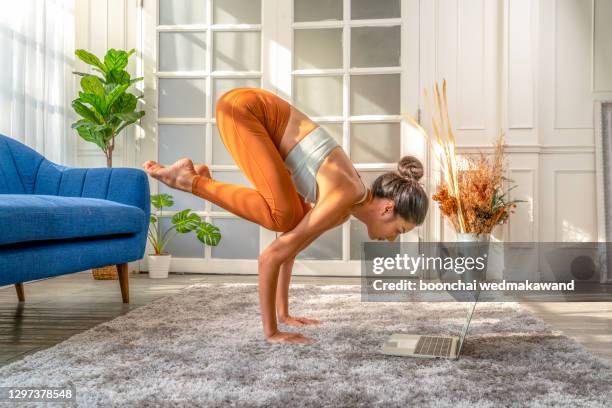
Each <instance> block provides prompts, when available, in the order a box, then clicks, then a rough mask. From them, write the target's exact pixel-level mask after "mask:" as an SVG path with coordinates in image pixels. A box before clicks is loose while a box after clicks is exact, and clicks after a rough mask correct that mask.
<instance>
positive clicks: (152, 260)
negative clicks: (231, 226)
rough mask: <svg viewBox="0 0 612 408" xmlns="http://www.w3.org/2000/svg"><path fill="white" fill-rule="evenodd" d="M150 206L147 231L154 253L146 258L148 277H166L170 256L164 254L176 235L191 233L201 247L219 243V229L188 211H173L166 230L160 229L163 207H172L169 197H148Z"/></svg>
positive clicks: (172, 202) (172, 201)
mask: <svg viewBox="0 0 612 408" xmlns="http://www.w3.org/2000/svg"><path fill="white" fill-rule="evenodd" d="M151 204H152V205H153V207H154V208H155V210H154V211H153V213H152V214H151V219H150V223H151V228H150V229H149V242H150V243H151V246H152V247H153V251H154V254H150V255H149V256H148V258H147V261H148V267H149V277H150V278H167V277H168V270H169V269H170V261H171V258H172V256H171V255H170V254H169V253H167V252H166V251H165V249H166V245H168V243H169V242H170V241H171V240H172V239H173V238H174V237H176V235H177V234H186V233H189V232H195V234H196V237H197V238H198V240H199V241H200V242H202V243H203V244H205V245H210V246H216V245H218V244H219V241H221V233H220V232H219V227H216V226H214V225H212V224H210V223H208V222H206V221H204V220H203V219H202V218H201V217H200V216H199V215H198V214H196V213H194V212H192V211H191V210H190V209H186V210H182V211H178V212H176V213H175V214H174V215H173V216H172V217H171V218H170V223H169V225H168V226H166V227H162V225H161V223H160V218H161V216H162V213H163V211H164V208H169V207H172V206H173V205H174V199H173V198H172V196H171V195H170V194H155V195H152V196H151Z"/></svg>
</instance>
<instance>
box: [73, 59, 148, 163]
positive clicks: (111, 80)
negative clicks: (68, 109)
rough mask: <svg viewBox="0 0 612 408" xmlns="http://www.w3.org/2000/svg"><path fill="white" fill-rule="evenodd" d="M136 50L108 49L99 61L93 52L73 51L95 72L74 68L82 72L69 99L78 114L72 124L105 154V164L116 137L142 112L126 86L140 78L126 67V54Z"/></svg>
mask: <svg viewBox="0 0 612 408" xmlns="http://www.w3.org/2000/svg"><path fill="white" fill-rule="evenodd" d="M134 52H135V50H130V51H123V50H115V49H110V50H108V52H107V53H106V55H105V56H104V60H103V61H101V60H100V59H99V58H98V57H96V56H95V55H94V54H92V53H90V52H87V51H85V50H82V49H78V50H76V51H75V54H76V56H77V57H78V58H79V59H80V60H81V61H83V62H85V63H86V64H88V65H90V66H91V67H92V71H94V72H95V74H89V73H85V72H74V73H75V74H76V75H79V76H81V91H80V92H79V96H78V98H76V99H75V100H73V101H72V107H73V108H74V110H75V112H76V113H77V114H78V115H79V116H80V117H81V119H79V120H78V121H76V122H75V123H73V124H72V128H73V129H75V130H76V131H77V132H78V134H79V136H81V137H82V138H83V139H84V140H86V141H88V142H91V143H95V144H96V145H97V146H98V147H99V148H100V149H102V151H103V152H104V155H105V156H106V165H107V166H108V167H112V165H113V151H114V149H115V139H116V137H117V136H118V135H119V133H120V132H121V131H122V130H123V129H125V128H126V127H127V126H129V125H131V124H132V123H134V122H136V121H138V120H139V119H140V118H141V117H143V116H144V111H137V110H136V106H137V102H138V99H140V98H141V97H142V96H136V95H134V94H132V93H130V92H128V89H129V87H130V86H132V85H133V84H134V83H135V82H138V81H141V80H142V79H143V78H142V77H138V78H131V76H130V74H129V72H127V71H126V69H125V68H126V67H127V64H128V58H129V57H130V56H131V55H132V54H134Z"/></svg>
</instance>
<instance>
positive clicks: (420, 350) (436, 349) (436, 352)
mask: <svg viewBox="0 0 612 408" xmlns="http://www.w3.org/2000/svg"><path fill="white" fill-rule="evenodd" d="M452 344H453V339H452V338H450V337H436V336H421V337H420V338H419V341H418V342H417V345H416V349H415V350H414V354H420V355H424V356H440V357H449V356H450V352H451V346H452Z"/></svg>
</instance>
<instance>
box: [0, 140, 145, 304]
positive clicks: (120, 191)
mask: <svg viewBox="0 0 612 408" xmlns="http://www.w3.org/2000/svg"><path fill="white" fill-rule="evenodd" d="M149 215H150V198H149V183H148V179H147V176H146V174H145V173H144V172H143V171H142V170H138V169H129V168H114V169H106V168H95V169H80V168H70V167H65V166H60V165H57V164H55V163H52V162H50V161H48V160H47V159H45V158H44V157H42V156H41V155H40V154H38V153H37V152H36V151H34V150H32V149H30V148H29V147H27V146H24V145H23V144H21V143H19V142H17V141H16V140H14V139H11V138H8V137H6V136H3V135H0V286H4V285H9V284H15V288H16V290H17V296H18V298H19V301H22V302H23V301H24V300H25V296H24V287H23V283H24V282H28V281H31V280H35V279H41V278H48V277H53V276H58V275H64V274H68V273H73V272H79V271H83V270H86V269H90V268H96V267H102V266H106V265H117V270H118V275H119V284H120V285H119V286H120V289H121V295H122V299H123V302H124V303H129V288H128V271H127V262H130V261H135V260H138V259H141V258H142V256H143V254H144V249H145V245H146V240H147V231H148V227H149Z"/></svg>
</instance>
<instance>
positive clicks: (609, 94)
mask: <svg viewBox="0 0 612 408" xmlns="http://www.w3.org/2000/svg"><path fill="white" fill-rule="evenodd" d="M421 7H422V10H421V38H422V39H421V41H422V45H421V49H422V56H421V59H422V61H421V66H422V70H421V75H422V76H421V78H422V85H423V86H430V85H431V83H433V80H436V79H437V80H441V79H442V78H446V79H447V80H448V81H450V84H451V85H450V87H449V92H450V94H451V95H452V96H451V97H450V102H449V103H450V106H451V109H454V112H453V118H452V120H453V123H454V125H455V127H456V128H457V129H458V131H457V134H458V144H459V145H460V151H464V152H467V151H476V150H478V149H479V148H481V149H484V150H486V146H487V145H489V144H490V142H491V140H492V139H493V138H494V137H495V136H496V135H497V133H498V130H499V129H503V130H504V131H505V132H506V141H507V143H508V144H509V148H508V150H507V151H508V152H509V176H510V177H511V178H513V179H514V180H515V183H516V184H518V186H519V187H518V188H517V189H516V190H515V191H514V194H513V196H514V197H515V198H522V199H526V200H528V201H529V203H528V204H521V205H520V206H519V209H518V211H517V213H516V214H514V217H513V218H512V220H511V222H510V224H509V225H508V227H506V228H504V229H503V230H500V231H497V232H498V235H502V234H503V236H504V238H505V239H506V240H513V241H532V240H539V241H591V240H597V232H598V231H597V221H596V214H597V212H596V197H595V192H596V185H595V179H596V178H595V165H594V163H595V155H594V151H595V148H594V130H593V123H594V120H593V106H594V100H596V99H605V98H608V99H612V42H610V41H609V39H610V38H611V35H612V28H611V26H610V24H609V21H612V3H610V2H609V1H607V0H539V1H531V0H498V1H489V0H434V1H430V2H421ZM431 233H432V237H437V238H444V237H445V236H446V237H448V236H449V233H450V231H449V230H448V229H447V228H444V225H440V224H439V223H438V221H437V220H435V219H434V220H433V221H432V231H431Z"/></svg>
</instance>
